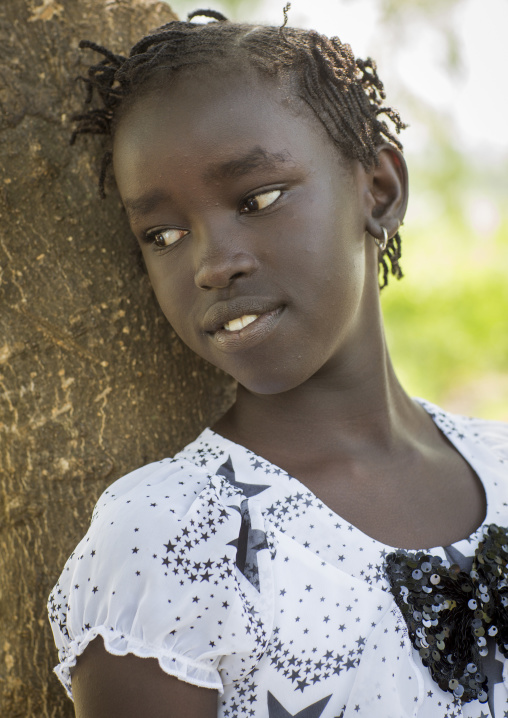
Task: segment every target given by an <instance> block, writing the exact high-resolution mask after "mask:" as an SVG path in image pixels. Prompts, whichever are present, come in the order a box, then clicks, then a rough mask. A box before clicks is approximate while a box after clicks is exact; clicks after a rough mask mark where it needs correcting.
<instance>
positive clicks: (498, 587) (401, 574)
mask: <svg viewBox="0 0 508 718" xmlns="http://www.w3.org/2000/svg"><path fill="white" fill-rule="evenodd" d="M386 572H387V574H388V578H389V581H390V585H391V590H392V593H393V595H394V598H395V601H396V602H397V605H398V606H399V608H400V610H401V612H402V615H403V616H404V619H405V621H406V623H407V626H408V629H409V636H410V638H411V641H412V642H413V645H415V646H416V647H417V648H418V649H419V654H420V657H421V659H422V662H423V663H424V665H426V666H428V668H429V671H430V673H431V676H432V678H433V680H434V681H435V682H436V683H438V685H439V686H440V687H441V688H442V689H443V690H445V691H449V692H450V693H453V695H454V696H455V697H456V698H458V699H460V700H461V701H463V702H469V701H473V700H479V701H480V702H482V703H484V702H485V701H486V700H487V691H488V685H487V678H486V675H485V673H484V671H483V670H482V667H481V664H482V660H481V659H482V658H485V656H487V655H488V648H487V645H486V644H487V641H486V638H485V636H486V634H488V635H489V636H493V637H495V640H496V641H497V644H498V646H499V649H500V651H501V653H502V654H503V655H504V656H505V657H508V615H507V613H508V612H507V611H506V610H505V608H506V607H507V606H508V529H506V528H500V527H498V526H496V525H495V524H491V525H490V526H486V527H484V529H483V537H482V540H481V541H480V543H479V545H478V548H477V549H476V551H475V556H474V559H473V566H472V569H471V571H470V572H469V573H466V572H464V571H461V570H460V567H459V566H458V565H457V564H452V565H451V566H448V564H447V563H446V562H445V561H443V560H442V559H441V558H440V557H438V556H430V555H428V554H425V553H424V552H422V551H419V552H417V553H409V552H407V551H396V552H395V553H392V554H390V555H389V556H388V557H387V559H386Z"/></svg>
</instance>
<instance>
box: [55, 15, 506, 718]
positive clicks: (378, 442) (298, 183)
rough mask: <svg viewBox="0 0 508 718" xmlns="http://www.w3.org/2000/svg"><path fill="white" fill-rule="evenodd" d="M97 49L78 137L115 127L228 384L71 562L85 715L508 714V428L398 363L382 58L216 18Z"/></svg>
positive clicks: (59, 596)
mask: <svg viewBox="0 0 508 718" xmlns="http://www.w3.org/2000/svg"><path fill="white" fill-rule="evenodd" d="M198 14H199V15H206V16H208V17H209V18H210V19H211V20H214V21H212V22H209V23H208V24H205V25H203V24H196V23H194V22H192V20H193V17H194V16H195V15H198ZM86 46H88V47H92V48H93V49H95V50H98V51H99V52H100V53H102V55H103V56H104V58H105V59H103V60H102V61H101V62H100V63H99V64H98V65H95V66H93V67H92V68H91V69H90V75H89V88H90V91H92V90H94V91H97V92H98V94H99V96H100V97H101V98H102V101H103V107H102V108H101V109H92V110H88V111H87V112H86V113H85V114H83V115H81V116H80V117H79V118H78V120H79V125H78V128H77V133H80V132H95V133H101V134H110V135H111V137H112V155H111V156H112V161H113V169H114V174H115V178H116V183H117V186H118V190H119V192H120V195H121V198H122V201H123V204H124V206H125V210H126V212H127V215H128V218H129V222H130V225H131V227H132V231H133V233H134V234H135V236H136V238H137V240H138V242H139V244H140V246H141V249H142V252H143V256H144V260H145V263H146V266H147V268H148V272H149V275H150V279H151V282H152V285H153V288H154V291H155V293H156V296H157V299H158V301H159V303H160V306H161V308H162V310H163V312H164V314H165V315H166V317H167V318H168V320H169V322H170V323H171V325H172V326H173V327H174V329H175V330H176V332H177V333H178V334H179V335H180V337H181V338H182V339H183V341H184V342H185V343H186V344H188V345H189V346H190V347H191V348H192V349H193V350H194V351H196V352H197V353H198V354H199V355H201V356H202V357H204V358H206V359H207V360H208V361H210V362H212V363H213V364H215V365H216V366H218V367H220V368H221V369H224V370H225V371H226V372H228V373H229V374H230V375H231V376H233V377H234V378H235V379H236V380H237V381H238V394H237V398H236V402H235V403H234V405H233V406H232V408H231V409H230V410H229V411H228V412H227V413H226V414H225V416H223V417H222V419H220V421H219V422H218V423H217V424H216V425H215V426H214V427H213V428H211V429H210V428H208V429H205V431H204V432H203V433H202V434H201V435H200V436H199V437H198V438H197V439H196V441H195V442H193V443H192V444H190V445H189V446H187V447H186V448H185V449H183V450H182V451H181V452H180V453H179V454H177V456H176V457H175V458H174V459H165V460H163V461H159V462H156V463H154V464H151V465H148V466H144V467H143V468H141V469H138V470H137V471H134V472H133V473H131V474H129V475H127V476H125V477H124V478H122V479H120V480H119V481H117V482H115V483H114V484H113V485H112V486H111V487H110V488H109V489H108V490H107V491H105V493H104V494H103V496H102V497H101V498H100V499H99V501H98V504H97V506H96V509H95V511H94V514H93V518H92V523H91V526H90V529H89V531H88V533H87V535H86V536H85V538H84V539H83V540H82V541H81V543H80V544H79V545H78V547H77V548H76V550H75V552H74V553H73V554H72V556H71V558H70V559H69V561H68V563H67V564H66V566H65V568H64V571H63V573H62V576H61V578H60V580H59V582H58V584H57V585H56V587H55V588H54V590H53V592H52V594H51V596H50V600H49V610H50V617H51V621H52V626H53V630H54V634H55V640H56V643H57V646H58V649H59V656H60V665H59V666H58V667H57V669H56V671H57V675H58V677H59V678H60V680H61V681H62V683H63V684H64V685H65V687H66V688H67V691H68V693H69V695H71V689H72V695H73V698H74V701H75V706H76V715H77V716H78V718H92V717H93V718H106V717H108V718H115V717H120V716H121V717H122V718H140V717H141V716H143V718H144V717H149V718H173V717H175V718H176V717H178V718H211V717H212V716H221V717H224V718H236V716H241V717H242V718H243V716H246V717H249V716H254V717H255V718H268V717H269V718H290V717H295V716H298V717H299V718H338V717H339V716H340V717H341V718H353V717H354V718H356V717H357V716H368V717H369V718H374V717H375V718H406V717H409V716H418V718H451V717H452V716H453V717H458V716H464V717H467V718H486V717H487V716H493V717H495V718H503V717H504V716H508V693H507V686H508V677H507V676H506V671H505V672H503V664H504V662H505V656H506V655H508V651H507V649H508V620H507V614H506V608H505V605H506V604H507V603H508V588H507V582H506V576H507V572H508V570H507V568H506V566H507V559H508V553H507V551H508V537H507V531H506V529H504V528H500V527H504V526H508V485H507V484H508V475H507V474H508V472H507V466H508V464H507V463H506V462H507V460H508V427H507V426H505V425H502V424H494V423H490V422H486V421H480V420H470V419H465V418H463V417H458V416H452V415H450V414H448V413H446V412H444V411H442V410H440V409H438V408H437V407H435V406H432V405H430V404H428V403H426V402H424V401H421V400H418V401H415V400H413V399H411V398H410V397H408V396H407V394H406V393H405V392H404V390H403V389H402V387H401V386H400V384H399V383H398V381H397V378H396V376H395V373H394V370H393V368H392V365H391V362H390V358H389V355H388V350H387V347H386V344H385V339H384V334H383V325H382V319H381V310H380V303H379V280H378V273H379V270H380V273H381V283H382V284H383V285H384V284H386V282H387V279H388V275H389V272H390V271H391V273H392V274H393V275H395V276H397V277H398V276H400V275H401V271H400V268H399V258H400V237H399V235H398V229H399V227H400V225H401V224H402V222H403V219H404V213H405V211H406V205H407V196H408V182H407V171H406V165H405V162H404V159H403V156H402V154H401V146H400V143H399V141H398V139H397V137H396V133H398V132H399V130H400V129H402V128H403V124H402V122H401V120H400V119H399V116H398V115H397V113H396V112H395V111H394V110H393V109H391V108H389V107H386V106H384V105H383V99H384V93H383V85H382V83H381V81H380V80H379V78H378V76H377V74H376V70H375V66H374V64H373V63H372V62H371V61H369V60H367V61H362V60H358V59H357V60H355V58H354V57H353V55H352V52H351V49H350V47H349V46H348V45H343V44H342V43H341V42H340V41H339V40H338V39H337V38H332V39H328V38H326V37H324V36H321V35H318V34H317V33H316V32H313V31H310V32H308V31H303V30H296V29H291V28H286V27H282V28H273V27H260V26H247V25H238V24H232V23H228V22H226V21H225V19H224V18H223V17H222V16H221V15H219V14H218V13H214V12H212V11H199V12H198V13H195V14H193V15H192V16H190V18H189V22H174V23H170V24H169V25H166V26H164V27H162V28H160V29H159V30H157V31H155V32H154V34H152V35H150V36H148V37H146V38H144V39H143V40H141V42H139V43H138V44H137V45H136V46H135V47H134V48H133V49H132V51H131V53H130V56H129V58H124V57H119V56H116V55H113V54H112V53H110V52H109V51H108V50H106V49H105V48H100V47H97V46H95V45H93V44H92V43H86ZM389 122H391V123H392V126H393V127H394V129H393V130H392V129H390V126H389V124H388V123H389ZM394 133H395V134H394ZM109 157H110V155H107V157H106V163H107V160H108V158H109ZM103 184H104V172H103V173H102V175H101V186H103ZM168 361H170V358H169V357H168Z"/></svg>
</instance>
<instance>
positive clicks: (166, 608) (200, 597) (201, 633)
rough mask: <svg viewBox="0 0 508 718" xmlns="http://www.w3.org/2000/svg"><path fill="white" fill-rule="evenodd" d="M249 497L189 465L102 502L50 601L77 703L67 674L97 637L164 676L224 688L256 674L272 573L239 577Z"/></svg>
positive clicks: (174, 463)
mask: <svg viewBox="0 0 508 718" xmlns="http://www.w3.org/2000/svg"><path fill="white" fill-rule="evenodd" d="M243 500H244V497H243V496H242V494H241V492H240V491H238V490H237V489H236V488H235V487H231V486H230V485H229V484H228V482H227V480H226V479H225V478H224V477H221V476H217V475H215V474H213V473H210V472H208V471H207V470H206V469H205V468H204V467H200V466H197V465H196V464H195V463H193V462H191V461H189V460H187V459H184V458H182V457H177V458H174V459H164V460H162V461H158V462H155V463H153V464H148V465H147V466H144V467H141V468H140V469H137V470H135V471H133V472H131V473H129V474H127V475H126V476H124V477H123V478H121V479H119V480H118V481H116V482H114V483H113V484H112V485H111V486H110V487H109V488H108V489H107V490H106V491H105V492H104V493H103V494H102V496H101V497H100V498H99V500H98V502H97V504H96V507H95V510H94V512H93V516H92V521H91V523H90V527H89V529H88V531H87V533H86V535H85V536H84V537H83V539H82V540H81V541H80V543H79V544H78V546H77V547H76V549H75V550H74V552H73V553H72V554H71V556H70V558H69V560H68V561H67V563H66V565H65V567H64V570H63V572H62V574H61V576H60V579H59V580H58V582H57V584H56V586H55V588H54V589H53V591H52V592H51V595H50V597H49V603H48V608H49V614H50V620H51V623H52V628H53V632H54V636H55V641H56V644H57V647H58V649H59V658H60V665H59V666H58V667H57V668H56V673H57V675H58V677H59V678H60V680H61V681H62V683H63V684H64V685H65V687H66V688H67V690H68V692H69V695H71V683H70V671H71V669H72V667H73V666H74V665H75V663H76V659H77V657H78V656H79V655H80V654H81V653H82V652H83V651H84V650H85V648H86V646H87V645H88V644H89V642H90V641H91V640H93V639H94V638H95V637H97V636H98V635H100V636H102V638H103V640H104V644H105V646H106V650H107V651H108V652H110V653H113V654H115V655H125V654H126V653H133V654H134V655H137V656H140V657H154V658H157V659H158V660H159V664H160V666H161V667H162V669H163V670H164V671H165V672H167V673H168V674H170V675H173V676H176V677H177V678H181V679H182V680H186V681H188V682H190V683H194V684H195V685H200V686H205V687H208V688H216V689H218V690H219V691H222V684H223V681H226V682H227V681H230V680H236V679H237V678H238V677H239V676H240V675H243V673H244V672H245V671H249V670H251V669H252V667H253V665H254V664H255V662H256V661H257V660H258V659H259V654H260V651H261V652H262V650H263V649H264V645H265V643H266V640H267V637H268V624H269V622H270V619H269V616H268V613H269V610H268V609H269V605H271V604H270V603H269V600H268V595H267V593H266V590H267V589H269V586H270V584H271V579H270V575H271V574H270V571H271V568H269V567H268V566H267V567H266V570H265V571H264V573H263V571H262V567H260V570H259V572H258V573H259V574H263V575H265V576H266V578H267V581H264V583H263V586H260V583H259V581H258V583H257V584H256V585H254V584H253V582H252V581H249V580H244V578H245V577H244V576H243V575H242V576H238V572H237V570H236V569H237V563H238V560H237V546H238V536H239V534H240V528H241V525H242V521H243V520H244V519H243V516H242V502H243ZM255 528H259V527H258V526H257V525H256V526H255ZM226 627H227V630H226ZM219 663H220V666H221V671H220V673H219V670H218V669H219Z"/></svg>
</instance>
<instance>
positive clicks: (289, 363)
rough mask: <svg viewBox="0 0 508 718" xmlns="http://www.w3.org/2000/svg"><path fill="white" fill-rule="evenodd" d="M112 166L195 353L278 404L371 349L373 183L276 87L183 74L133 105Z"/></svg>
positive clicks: (252, 77) (154, 276) (163, 297)
mask: <svg viewBox="0 0 508 718" xmlns="http://www.w3.org/2000/svg"><path fill="white" fill-rule="evenodd" d="M113 156H114V170H115V176H116V180H117V184H118V188H119V191H120V194H121V197H122V200H123V202H124V205H125V208H126V211H127V214H128V217H129V221H130V225H131V227H132V230H133V232H134V234H135V235H136V237H137V239H138V241H139V243H140V245H141V248H142V251H143V256H144V259H145V262H146V266H147V268H148V273H149V276H150V279H151V282H152V285H153V288H154V290H155V293H156V296H157V299H158V301H159V304H160V306H161V308H162V311H163V312H164V314H165V315H166V317H167V319H168V320H169V322H170V323H171V325H172V326H173V328H174V329H175V331H176V332H177V333H178V334H179V336H180V337H181V338H182V340H183V341H184V342H185V343H186V344H187V345H188V346H189V347H190V348H191V349H193V350H194V351H195V352H196V353H197V354H199V355H200V356H202V357H204V358H205V359H207V360H208V361H210V362H211V363H212V364H215V365H216V366H218V367H220V368H221V369H223V370H224V371H226V372H227V373H228V374H230V375H232V376H233V377H235V378H236V379H237V380H238V381H239V382H240V384H242V385H243V386H244V387H245V388H247V389H248V390H250V391H254V392H257V393H277V392H282V391H286V390H289V389H292V388H294V387H296V386H298V385H300V384H302V383H303V382H305V381H307V380H308V379H309V378H310V377H313V376H315V375H322V374H323V373H325V374H326V373H327V372H329V371H334V370H336V369H338V368H339V367H340V366H341V364H343V363H344V361H346V362H347V361H348V356H349V361H350V359H351V356H352V355H351V350H352V351H353V352H354V351H356V350H357V349H359V348H361V350H362V351H365V350H368V347H367V346H366V344H365V342H366V332H367V326H368V323H369V318H368V317H369V312H370V310H371V308H372V303H373V301H374V299H373V298H374V297H377V262H376V256H377V255H376V252H375V249H374V243H373V242H372V240H369V242H366V239H365V225H366V213H367V205H368V201H367V199H366V198H367V196H368V188H367V184H368V183H367V181H366V173H365V171H364V170H363V169H362V167H361V166H360V165H359V163H357V162H353V161H351V160H344V159H342V158H341V157H340V156H339V154H338V152H337V150H336V149H335V148H334V146H333V145H332V143H331V141H330V140H329V139H328V136H327V135H326V132H325V130H324V128H323V127H322V126H321V124H320V123H319V121H318V120H317V119H316V118H315V117H314V115H313V114H312V112H311V111H310V110H309V109H308V108H307V107H306V106H303V103H302V104H301V103H300V102H299V101H298V100H294V99H293V100H292V99H291V98H290V97H288V95H287V93H286V92H285V91H284V90H283V89H281V88H280V87H278V86H277V84H276V82H275V81H272V80H269V79H264V78H262V77H260V76H258V75H257V74H256V73H255V72H254V71H250V72H247V73H246V72H245V71H242V72H237V73H235V72H232V73H231V74H229V75H227V76H226V77H225V76H224V74H223V73H218V72H216V73H214V72H213V71H210V70H208V71H206V70H204V71H202V72H200V73H198V74H196V73H194V74H192V75H190V74H182V75H179V76H177V78H176V80H175V81H174V82H173V84H172V85H171V87H170V89H169V90H160V91H158V92H156V93H152V94H150V95H149V96H147V97H144V98H142V99H140V100H139V101H137V102H136V103H135V104H134V105H133V106H132V107H131V108H129V110H128V111H127V113H126V115H125V116H124V117H123V118H122V119H121V121H120V124H119V126H118V128H117V131H116V135H115V141H114V148H113ZM369 206H370V205H369ZM366 286H369V287H370V289H369V290H366ZM373 287H374V288H375V291H373V290H372V288H373ZM367 341H368V340H367ZM360 345H361V347H360Z"/></svg>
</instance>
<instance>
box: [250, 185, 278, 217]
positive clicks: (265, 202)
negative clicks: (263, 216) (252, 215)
mask: <svg viewBox="0 0 508 718" xmlns="http://www.w3.org/2000/svg"><path fill="white" fill-rule="evenodd" d="M281 194H282V191H281V190H280V189H272V190H270V191H269V192H260V193H259V194H254V195H252V196H251V197H247V199H246V200H245V201H244V202H243V204H242V207H241V209H240V212H241V213H242V214H246V213H247V212H259V210H261V209H266V207H269V206H270V205H271V204H273V203H274V202H275V201H276V200H278V199H279V197H280V196H281Z"/></svg>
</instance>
